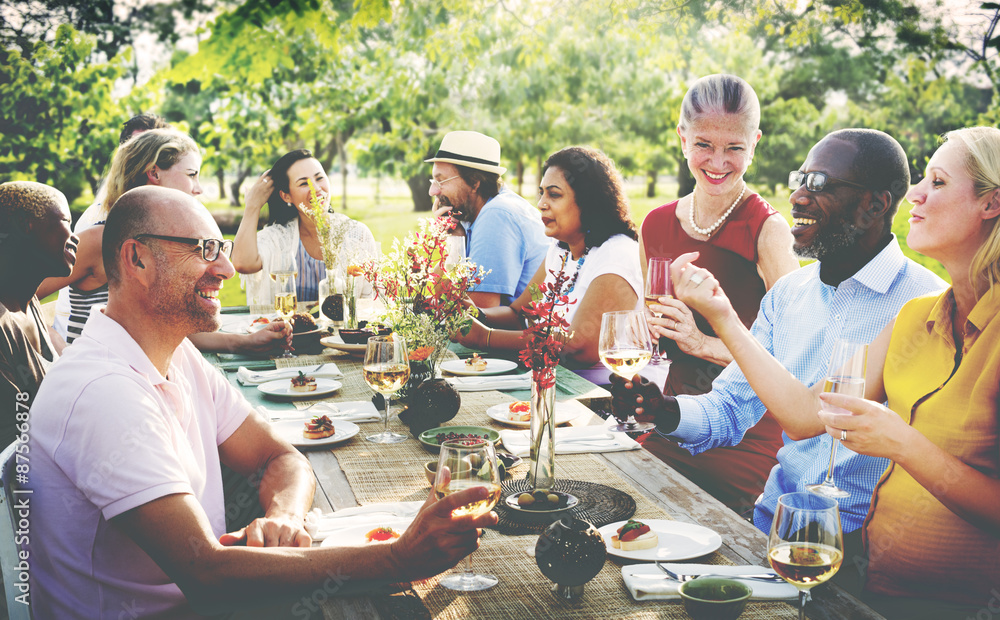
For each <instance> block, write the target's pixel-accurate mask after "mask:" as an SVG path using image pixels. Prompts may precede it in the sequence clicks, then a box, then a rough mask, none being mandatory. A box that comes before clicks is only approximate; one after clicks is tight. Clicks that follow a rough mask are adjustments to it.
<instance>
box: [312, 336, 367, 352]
mask: <svg viewBox="0 0 1000 620" xmlns="http://www.w3.org/2000/svg"><path fill="white" fill-rule="evenodd" d="M319 343H320V344H321V345H323V346H324V347H329V348H331V349H333V350H335V351H346V352H348V353H364V352H365V351H366V350H368V345H367V344H347V343H345V342H344V341H343V340H341V339H340V338H338V337H336V336H327V337H325V338H320V339H319Z"/></svg>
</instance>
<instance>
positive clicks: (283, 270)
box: [270, 252, 298, 358]
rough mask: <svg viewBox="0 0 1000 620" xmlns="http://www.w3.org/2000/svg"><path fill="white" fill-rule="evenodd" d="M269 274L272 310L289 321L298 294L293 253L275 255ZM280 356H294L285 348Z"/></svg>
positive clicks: (296, 302)
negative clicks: (272, 302) (272, 288)
mask: <svg viewBox="0 0 1000 620" xmlns="http://www.w3.org/2000/svg"><path fill="white" fill-rule="evenodd" d="M270 275H271V280H272V281H273V286H274V311H275V313H276V314H277V315H278V316H279V317H280V318H281V319H282V320H283V321H285V322H286V323H289V322H290V321H291V318H292V315H293V314H295V310H296V308H297V306H298V295H297V294H296V288H295V276H296V275H298V267H297V266H296V264H295V254H294V253H293V252H282V253H281V254H279V255H277V256H275V258H274V263H273V264H272V265H271V272H270ZM281 357H283V358H290V357H295V356H294V355H292V352H291V351H290V350H289V349H288V348H286V349H285V352H284V353H282V354H281Z"/></svg>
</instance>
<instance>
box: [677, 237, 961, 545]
mask: <svg viewBox="0 0 1000 620" xmlns="http://www.w3.org/2000/svg"><path fill="white" fill-rule="evenodd" d="M946 287H947V284H946V283H945V282H944V281H943V280H941V278H939V277H937V276H936V275H934V274H933V273H931V272H930V271H929V270H927V269H925V268H924V267H921V266H920V265H918V264H917V263H915V262H913V261H911V260H909V259H907V258H906V257H905V256H903V252H902V250H900V248H899V244H898V243H897V242H896V240H895V239H893V241H892V242H891V243H889V245H887V246H886V247H885V248H884V249H883V250H882V251H881V252H880V253H879V254H878V255H877V256H876V257H875V258H874V259H872V260H871V261H870V262H869V263H868V264H867V265H865V266H864V267H863V268H861V270H859V271H858V272H857V273H856V274H854V276H853V277H851V278H849V279H847V280H845V281H843V282H841V283H840V285H839V286H836V287H833V286H828V285H826V284H823V282H822V281H821V280H820V279H819V263H812V264H810V265H807V266H805V267H803V268H802V269H799V270H797V271H793V272H792V273H790V274H788V275H786V276H784V277H783V278H781V279H780V280H778V282H777V283H776V284H775V285H774V287H772V288H771V290H770V291H768V293H767V294H766V295H765V296H764V299H762V300H761V303H760V312H759V313H758V314H757V319H756V320H755V321H754V324H753V327H752V328H751V333H752V334H753V335H754V337H755V338H756V339H757V340H758V341H759V342H760V343H761V344H762V345H764V348H766V349H767V350H768V351H769V352H770V353H771V355H773V356H774V357H775V358H776V359H777V360H778V361H779V362H781V364H782V365H783V366H784V367H785V368H786V369H787V370H788V371H789V372H791V373H792V374H793V375H794V376H795V377H796V378H797V379H798V380H799V381H801V382H802V383H803V384H805V385H808V386H811V385H813V384H815V383H816V382H817V381H821V380H824V379H825V378H826V374H827V370H828V368H827V365H828V363H829V359H830V354H831V352H832V351H833V344H834V343H835V342H836V341H837V339H838V338H846V339H849V340H851V341H854V342H871V341H872V340H874V339H875V337H876V336H877V335H878V334H879V333H880V332H881V331H882V329H883V328H884V327H885V326H886V325H887V324H888V323H889V321H890V320H891V319H893V318H894V317H895V316H896V314H897V313H898V312H899V309H900V308H901V307H902V306H903V304H904V303H906V302H907V301H909V300H910V299H913V298H914V297H918V296H920V295H924V294H926V293H930V292H932V291H937V290H943V289H944V288H946ZM677 401H678V403H679V404H680V410H681V420H680V425H679V426H678V427H677V430H675V431H674V432H673V433H671V434H670V435H668V436H667V437H668V438H670V439H674V440H677V441H681V442H682V443H681V446H682V447H684V448H686V449H687V450H689V451H690V452H691V453H692V454H698V453H699V452H704V451H705V450H708V449H710V448H714V447H717V446H732V445H736V444H738V443H739V442H740V441H741V440H742V439H743V435H744V434H745V433H746V432H747V430H749V429H750V428H751V427H752V426H753V425H754V424H756V423H757V422H758V421H759V420H760V418H761V417H762V416H763V415H764V413H765V411H766V408H765V407H764V404H763V403H761V402H760V399H758V398H757V395H756V394H754V391H753V389H752V388H751V387H750V384H749V383H748V382H747V379H746V377H745V376H744V375H743V372H742V371H741V370H740V368H739V366H737V365H736V363H735V362H734V363H732V364H730V365H729V366H728V367H727V368H726V369H725V370H724V371H723V372H722V374H720V375H719V377H718V378H717V379H716V380H715V381H714V382H713V383H712V391H711V392H708V393H707V394H702V395H700V396H679V397H678V398H677ZM783 438H784V443H785V445H784V446H783V447H782V448H781V449H780V450H778V455H777V456H778V464H777V465H775V466H774V468H773V469H772V470H771V475H770V476H769V477H768V479H767V483H766V485H765V487H764V494H763V495H762V496H761V498H760V500H759V501H758V502H757V505H756V507H755V509H754V516H753V522H754V525H756V526H757V528H758V529H760V530H762V531H763V532H765V533H766V532H769V531H770V529H771V520H772V518H773V517H774V510H775V507H776V506H777V503H778V497H779V496H780V495H782V494H784V493H791V492H793V491H804V490H806V489H805V487H806V485H809V484H815V483H818V482H822V481H823V479H824V478H825V477H826V470H827V466H828V465H829V462H830V448H831V445H830V443H831V441H833V439H832V438H831V437H830V436H829V435H827V434H822V435H819V436H817V437H812V438H810V439H804V440H802V441H792V440H791V439H789V438H788V435H783ZM887 465H888V460H887V459H883V458H875V457H870V456H863V455H860V454H857V453H856V452H852V451H851V450H848V449H847V448H845V447H843V446H840V447H839V448H838V449H837V461H836V465H835V467H834V481H835V482H836V484H837V486H838V487H839V488H841V489H843V490H845V491H847V492H849V493H850V497H846V498H843V499H841V500H840V518H841V523H842V526H843V529H844V532H851V531H854V530H855V529H857V528H858V527H860V526H861V524H862V522H863V521H864V518H865V515H866V514H867V513H868V506H869V505H870V503H871V496H872V491H873V490H874V488H875V484H876V483H877V482H878V479H879V477H880V476H881V475H882V472H883V471H884V470H885V468H886V466H887Z"/></svg>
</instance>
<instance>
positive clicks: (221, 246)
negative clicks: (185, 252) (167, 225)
mask: <svg viewBox="0 0 1000 620" xmlns="http://www.w3.org/2000/svg"><path fill="white" fill-rule="evenodd" d="M143 238H146V239H160V240H162V241H173V242H174V243H186V244H188V245H193V246H197V247H198V249H199V250H201V257H202V258H204V259H205V261H206V262H209V263H214V262H215V261H216V260H217V259H218V258H219V254H225V255H226V258H229V257H230V256H232V254H233V242H232V241H229V240H228V239H227V240H222V239H194V238H192V237H170V236H168V235H152V234H149V233H142V234H141V235H136V236H135V237H133V239H135V240H136V241H139V240H140V239H143Z"/></svg>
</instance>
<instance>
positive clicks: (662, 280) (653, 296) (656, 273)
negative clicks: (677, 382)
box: [643, 256, 674, 366]
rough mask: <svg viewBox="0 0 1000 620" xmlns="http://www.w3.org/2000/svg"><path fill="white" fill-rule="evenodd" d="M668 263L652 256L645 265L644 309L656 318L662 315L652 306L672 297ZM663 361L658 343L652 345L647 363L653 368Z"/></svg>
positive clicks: (666, 260) (672, 286) (665, 259)
mask: <svg viewBox="0 0 1000 620" xmlns="http://www.w3.org/2000/svg"><path fill="white" fill-rule="evenodd" d="M670 263H671V260H670V259H669V258H662V257H660V256H654V257H653V258H650V259H649V262H648V263H647V264H646V281H645V292H644V294H643V297H644V302H645V304H646V307H647V308H649V311H650V312H651V313H652V314H653V316H654V317H656V318H660V317H662V316H663V313H662V312H656V311H654V310H653V308H652V306H654V305H659V304H660V298H661V297H673V296H674V283H673V282H671V281H670ZM664 359H665V358H664V357H662V356H661V354H660V343H659V341H657V342H655V343H653V357H652V359H650V361H649V363H650V364H652V365H654V366H655V365H657V364H659V363H660V362H662V361H663V360H664Z"/></svg>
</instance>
